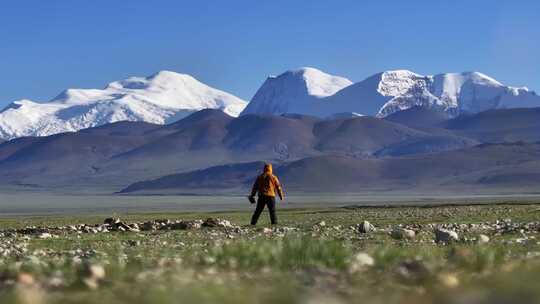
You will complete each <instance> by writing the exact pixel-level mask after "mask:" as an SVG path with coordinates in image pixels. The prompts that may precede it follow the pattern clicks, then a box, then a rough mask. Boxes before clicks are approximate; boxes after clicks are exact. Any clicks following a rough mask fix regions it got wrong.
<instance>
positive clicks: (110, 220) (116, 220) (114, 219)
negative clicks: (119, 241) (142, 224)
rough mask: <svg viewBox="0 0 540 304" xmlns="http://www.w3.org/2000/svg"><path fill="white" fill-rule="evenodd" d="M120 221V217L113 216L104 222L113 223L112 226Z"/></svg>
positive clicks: (106, 223)
mask: <svg viewBox="0 0 540 304" xmlns="http://www.w3.org/2000/svg"><path fill="white" fill-rule="evenodd" d="M119 223H120V219H119V218H113V217H108V218H106V219H105V220H104V221H103V224H105V225H111V226H112V225H116V224H119Z"/></svg>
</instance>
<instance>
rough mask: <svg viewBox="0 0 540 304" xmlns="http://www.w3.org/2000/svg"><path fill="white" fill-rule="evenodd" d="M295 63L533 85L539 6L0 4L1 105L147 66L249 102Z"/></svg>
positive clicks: (147, 70)
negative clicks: (481, 76) (467, 74)
mask: <svg viewBox="0 0 540 304" xmlns="http://www.w3.org/2000/svg"><path fill="white" fill-rule="evenodd" d="M503 2H504V3H503ZM301 66H313V67H317V68H319V69H321V70H323V71H326V72H329V73H332V74H336V75H341V76H345V77H348V78H349V79H351V80H353V81H359V80H362V79H364V78H365V77H367V76H369V75H371V74H374V73H376V72H379V71H383V70H387V69H410V70H412V71H415V72H417V73H421V74H435V73H441V72H458V71H471V70H475V71H481V72H483V73H486V74H488V75H490V76H492V77H494V78H496V79H498V80H499V81H501V82H503V83H506V84H509V85H516V86H521V85H526V86H528V87H530V88H532V89H535V90H537V91H538V90H540V1H532V0H531V1H513V2H511V1H481V0H477V1H470V0H469V1H461V0H457V1H433V0H432V1H419V0H418V1H339V0H334V1H282V0H274V1H262V0H261V1H234V0H229V1H201V0H199V1H178V0H177V1H157V0H156V1H135V0H131V1H110V0H109V1H101V0H92V1H82V0H81V1H77V0H74V1H69V0H65V1H54V0H47V1H43V0H37V1H25V0H18V1H2V2H1V3H0V73H1V75H2V79H1V82H0V83H1V85H0V105H2V106H3V105H5V104H6V103H8V102H10V101H13V100H16V99H21V98H29V99H33V100H36V101H46V100H49V99H51V98H52V97H54V96H55V95H56V94H58V93H59V92H60V91H61V90H63V89H65V88H71V87H79V88H101V87H104V86H105V85H106V84H107V83H108V82H110V81H113V80H118V79H122V78H125V77H128V76H146V75H150V74H153V73H154V72H157V71H159V70H173V71H177V72H182V73H188V74H191V75H193V76H195V77H196V78H198V79H199V80H201V81H203V82H205V83H207V84H209V85H212V86H214V87H217V88H220V89H223V90H225V91H229V92H231V93H233V94H236V95H238V96H239V97H242V98H244V99H250V98H251V97H252V96H253V94H254V93H255V91H256V90H257V88H258V87H259V86H260V85H261V84H262V82H263V81H264V79H265V78H266V76H268V75H275V74H279V73H281V72H283V71H285V70H287V69H292V68H296V67H301Z"/></svg>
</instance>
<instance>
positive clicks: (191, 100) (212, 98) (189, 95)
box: [0, 71, 246, 139]
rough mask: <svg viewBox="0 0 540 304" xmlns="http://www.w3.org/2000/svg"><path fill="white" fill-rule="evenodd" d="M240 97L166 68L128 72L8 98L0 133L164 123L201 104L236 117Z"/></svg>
mask: <svg viewBox="0 0 540 304" xmlns="http://www.w3.org/2000/svg"><path fill="white" fill-rule="evenodd" d="M245 105H246V102H245V101H244V100H242V99H240V98H238V97H236V96H234V95H232V94H229V93H226V92H224V91H220V90H217V89H214V88H212V87H209V86H207V85H205V84H203V83H201V82H199V81H198V80H197V79H195V78H193V77H191V76H189V75H186V74H178V73H175V72H170V71H161V72H159V73H156V74H154V75H152V76H149V77H131V78H128V79H125V80H121V81H115V82H111V83H109V84H108V85H107V86H106V87H105V88H104V89H101V90H99V89H68V90H65V91H63V92H62V93H60V94H59V95H58V96H56V97H55V98H53V99H52V100H51V101H49V102H46V103H37V102H33V101H31V100H19V101H15V102H12V103H11V104H9V105H8V106H7V107H5V108H4V109H3V110H2V111H1V112H0V137H1V138H4V139H12V138H16V137H21V136H46V135H52V134H57V133H63V132H73V131H77V130H81V129H85V128H89V127H95V126H100V125H103V124H107V123H111V122H117V121H125V120H128V121H145V122H149V123H155V124H166V123H170V122H173V121H176V120H178V119H181V118H183V117H185V116H187V115H189V114H191V113H193V112H195V111H198V110H202V109H207V108H211V109H220V110H222V111H224V112H225V113H228V114H230V115H233V116H237V115H238V114H239V113H240V112H241V111H242V110H243V109H244V107H245Z"/></svg>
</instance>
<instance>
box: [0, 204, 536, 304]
mask: <svg viewBox="0 0 540 304" xmlns="http://www.w3.org/2000/svg"><path fill="white" fill-rule="evenodd" d="M537 209H538V206H537V205H532V204H531V205H511V204H507V205H497V206H490V205H485V206H484V205H483V206H446V207H431V208H426V207H399V208H356V209H311V210H309V209H304V210H285V211H280V212H279V217H280V225H279V226H278V227H284V226H286V227H293V228H295V229H294V230H292V231H286V232H284V231H279V232H274V233H263V232H262V231H261V230H260V227H269V225H268V219H267V218H266V216H267V215H266V214H264V216H263V218H262V219H261V225H259V228H251V227H248V228H242V229H239V230H235V229H221V228H212V229H209V228H203V229H201V230H175V231H153V232H141V233H115V232H112V233H102V234H76V233H62V234H60V235H59V236H58V238H54V239H39V238H37V237H34V236H30V237H25V236H20V235H19V236H16V237H10V236H4V237H2V246H4V247H7V248H11V249H13V248H14V247H13V246H12V245H14V244H20V245H21V248H23V247H24V248H26V251H21V250H19V251H17V250H12V251H11V252H9V253H7V254H3V255H0V303H38V304H39V303H358V302H362V303H433V302H439V303H494V302H497V303H504V302H505V300H509V299H513V301H516V300H519V301H518V302H520V303H538V302H539V301H540V291H539V289H538V288H537V283H536V282H538V280H539V279H540V257H538V256H540V245H539V244H538V241H540V239H538V241H537V240H536V239H535V238H536V237H540V236H539V235H538V231H531V232H527V233H526V234H527V235H528V237H529V241H528V242H527V243H523V244H521V243H516V242H515V240H516V239H517V238H522V237H523V236H522V235H521V234H520V233H519V232H511V233H504V234H497V235H490V238H491V241H490V242H489V243H488V244H482V245H480V244H476V243H474V242H460V243H456V244H450V245H437V244H435V243H434V242H433V233H432V231H431V230H429V229H428V228H422V229H421V230H420V231H419V233H418V235H417V237H416V238H415V239H414V240H394V239H392V238H390V236H389V235H388V233H387V232H386V231H381V230H379V231H377V232H374V233H370V234H359V233H358V232H357V231H355V230H354V229H351V226H352V225H355V224H358V223H361V222H362V221H363V220H368V221H370V222H371V223H373V224H374V225H375V226H377V227H378V228H383V229H389V228H391V227H393V226H395V225H398V224H424V225H425V224H428V223H432V224H442V223H480V222H486V221H489V222H493V221H495V220H498V219H499V220H502V219H511V220H512V221H514V222H531V221H538V220H539V219H540V213H539V212H538V211H537ZM121 217H122V219H123V220H125V221H127V222H135V221H146V220H151V219H161V218H169V219H204V218H207V217H220V218H225V219H228V220H230V221H231V222H233V223H234V224H236V225H241V226H242V225H245V224H246V223H247V222H248V220H249V217H250V214H249V213H246V212H213V213H176V214H130V215H125V216H121ZM102 220H103V218H102V217H96V216H88V217H33V218H27V219H24V220H23V219H0V227H1V229H3V230H5V229H13V228H22V227H25V226H60V225H66V224H77V223H100V222H102ZM321 221H324V222H325V223H326V225H324V226H319V225H318V223H320V222H321ZM463 235H465V236H467V237H471V238H472V237H475V236H476V235H477V233H476V232H466V233H463V234H462V236H463ZM22 245H24V246H22ZM358 252H366V253H368V254H369V255H370V256H372V257H373V259H374V265H373V266H366V267H363V268H361V269H360V270H358V269H357V270H358V271H356V272H352V269H355V268H353V267H352V266H353V263H355V255H356V254H357V253H358ZM89 263H90V264H100V265H103V266H104V267H105V271H106V277H105V280H104V281H102V282H100V284H99V288H98V289H96V290H92V289H89V288H88V287H87V286H86V285H85V284H84V282H83V281H82V279H83V275H82V273H83V269H84V268H85V265H86V264H89ZM21 272H24V273H30V274H31V275H32V276H33V277H34V279H35V281H36V283H35V284H32V285H31V286H27V285H24V284H19V283H16V282H17V276H19V275H20V273H21ZM54 278H61V281H62V282H63V284H61V286H57V287H53V286H49V285H50V282H51V281H53V279H54ZM506 302H508V301H506Z"/></svg>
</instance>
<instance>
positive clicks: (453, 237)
mask: <svg viewBox="0 0 540 304" xmlns="http://www.w3.org/2000/svg"><path fill="white" fill-rule="evenodd" d="M458 240H459V236H458V234H457V232H455V231H452V230H448V229H442V228H437V229H435V243H444V244H448V243H450V242H454V241H458Z"/></svg>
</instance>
